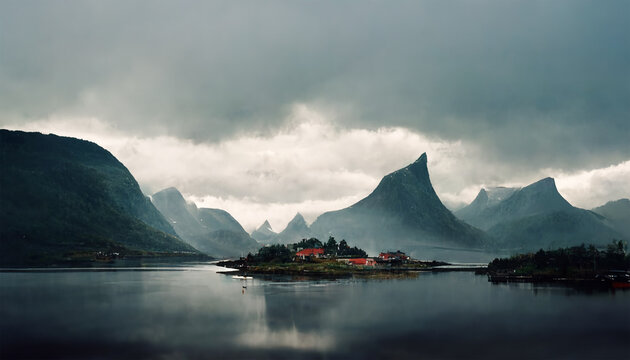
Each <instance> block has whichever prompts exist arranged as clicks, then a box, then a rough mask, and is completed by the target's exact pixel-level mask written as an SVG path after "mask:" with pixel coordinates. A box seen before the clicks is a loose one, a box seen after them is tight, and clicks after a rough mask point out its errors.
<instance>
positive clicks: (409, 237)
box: [311, 153, 485, 252]
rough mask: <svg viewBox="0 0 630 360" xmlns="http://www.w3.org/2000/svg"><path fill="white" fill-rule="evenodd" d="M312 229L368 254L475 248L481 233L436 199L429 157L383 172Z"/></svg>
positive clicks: (315, 223)
mask: <svg viewBox="0 0 630 360" xmlns="http://www.w3.org/2000/svg"><path fill="white" fill-rule="evenodd" d="M311 230H312V232H313V233H314V234H315V235H317V236H318V237H320V238H323V239H326V238H327V237H328V235H333V236H335V237H336V238H338V239H341V238H344V239H346V240H347V241H348V242H349V243H353V244H356V245H357V246H359V247H363V248H364V249H366V250H368V251H369V252H376V251H380V250H383V249H394V248H396V247H401V248H405V249H409V248H411V247H414V246H417V245H431V246H455V247H465V248H469V247H478V246H482V245H483V244H484V242H485V235H484V234H483V232H481V231H480V230H478V229H475V228H474V227H472V226H470V225H468V224H466V223H464V222H462V221H460V220H459V219H457V218H456V217H455V216H454V215H453V214H452V213H451V212H450V211H449V210H448V209H447V208H446V207H444V205H443V204H442V202H441V201H440V199H439V198H438V196H437V194H436V193H435V190H434V189H433V186H432V185H431V180H430V179H429V171H428V168H427V155H426V153H425V154H422V156H420V158H419V159H418V160H416V161H415V162H414V163H413V164H410V165H409V166H407V167H405V168H402V169H400V170H397V171H395V172H393V173H391V174H388V175H387V176H385V177H384V178H383V179H382V180H381V182H380V183H379V184H378V186H377V187H376V189H375V190H374V191H373V192H372V193H371V194H370V195H368V196H367V197H366V198H364V199H362V200H360V201H359V202H357V203H356V204H354V205H352V206H350V207H348V208H346V209H342V210H337V211H331V212H327V213H324V214H322V215H320V216H319V217H318V218H317V220H315V222H314V223H313V224H312V225H311Z"/></svg>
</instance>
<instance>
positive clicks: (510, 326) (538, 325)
mask: <svg viewBox="0 0 630 360" xmlns="http://www.w3.org/2000/svg"><path fill="white" fill-rule="evenodd" d="M208 270H209V269H207V268H206V269H204V270H199V269H198V268H195V267H192V268H189V269H181V270H179V271H142V272H139V271H115V272H85V271H84V272H46V273H0V297H1V302H0V304H1V307H0V358H81V359H84V358H133V359H139V358H158V357H160V358H177V357H180V358H209V357H210V358H278V357H283V358H291V359H294V358H323V357H325V358H356V357H368V358H375V357H385V358H392V357H414V358H415V357H419V356H422V357H429V358H481V357H485V358H498V357H506V356H508V355H509V356H508V357H510V358H540V357H547V358H549V357H564V358H588V357H590V358H607V357H608V358H617V357H623V355H622V354H626V353H627V352H628V351H630V345H628V342H627V339H628V338H629V337H630V312H629V311H628V306H627V304H628V303H630V292H617V293H614V294H612V293H606V292H598V293H593V294H589V293H584V292H580V291H573V290H570V289H566V288H564V289H563V290H560V289H559V288H555V287H540V286H532V285H531V284H505V285H492V284H491V283H488V281H487V278H486V277H485V276H475V275H473V274H471V273H438V274H432V273H422V274H420V275H419V276H418V277H417V278H408V279H394V280H366V279H341V280H335V281H331V280H317V281H302V282H293V281H289V280H290V279H289V278H275V279H274V280H275V281H267V280H260V279H253V280H246V281H242V280H237V279H233V278H232V276H230V275H220V274H216V273H214V272H213V271H212V270H210V271H208ZM243 285H246V288H243ZM569 291H571V292H570V293H569ZM568 294H570V296H567V295H568Z"/></svg>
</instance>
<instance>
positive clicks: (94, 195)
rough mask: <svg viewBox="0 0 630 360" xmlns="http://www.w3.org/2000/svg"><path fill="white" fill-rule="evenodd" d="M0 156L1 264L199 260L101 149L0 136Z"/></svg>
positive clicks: (62, 140)
mask: <svg viewBox="0 0 630 360" xmlns="http://www.w3.org/2000/svg"><path fill="white" fill-rule="evenodd" d="M0 149H1V150H0V151H1V157H0V168H1V169H2V172H1V175H0V204H2V206H0V262H1V263H2V264H28V263H31V264H50V263H55V262H59V261H64V260H67V259H94V258H95V257H96V256H97V255H98V253H99V252H100V253H102V254H111V253H114V252H116V253H119V254H134V255H142V254H149V253H191V254H197V253H198V252H197V251H196V250H195V249H194V248H193V247H191V246H190V245H188V244H186V243H184V242H182V241H181V240H180V239H179V238H177V236H176V235H175V231H174V230H173V228H172V227H171V226H170V225H169V223H168V222H167V221H166V219H164V217H163V216H162V215H161V214H160V212H158V211H157V209H156V208H155V207H154V206H153V204H152V203H151V201H150V200H149V199H148V198H147V197H145V196H144V195H143V194H142V192H141V191H140V187H139V186H138V183H137V182H136V180H135V179H134V178H133V176H132V175H131V173H129V171H128V170H127V168H125V166H124V165H123V164H121V163H120V162H119V161H118V160H117V159H116V158H115V157H114V156H113V155H112V154H110V153H109V152H108V151H107V150H105V149H103V148H101V147H100V146H98V145H96V144H94V143H91V142H88V141H84V140H79V139H74V138H69V137H60V136H56V135H43V134H40V133H26V132H21V131H8V130H0ZM99 256H100V255H99Z"/></svg>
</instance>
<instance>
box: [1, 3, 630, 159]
mask: <svg viewBox="0 0 630 360" xmlns="http://www.w3.org/2000/svg"><path fill="white" fill-rule="evenodd" d="M628 13H630V2H627V1H607V2H593V1H553V2H552V1H539V2H537V1H522V2H516V1H510V2H505V1H475V2H472V1H462V2H457V1H449V2H443V1H426V2H420V1H408V2H407V1H399V2H386V1H352V2H351V1H344V2H339V1H322V2H314V1H313V2H311V1H286V2H259V1H251V2H235V1H222V2H212V3H203V4H201V3H199V2H181V1H180V2H168V3H167V2H155V1H146V2H134V1H131V2H130V1H119V2H115V1H107V2H104V1H76V2H71V1H64V2H61V1H59V2H57V1H41V2H35V1H29V2H23V1H15V2H10V1H5V2H3V3H2V4H1V5H0V116H1V118H0V119H1V120H0V123H8V122H15V121H27V120H28V119H32V118H40V117H46V116H49V115H51V114H56V115H59V114H61V115H64V114H75V115H77V114H78V115H84V116H96V117H99V118H101V119H102V120H104V121H107V122H110V123H113V124H115V125H116V126H117V127H118V128H120V129H122V130H125V131H129V132H132V133H135V134H141V133H143V134H150V135H155V134H163V133H168V134H174V135H176V136H180V137H185V138H191V139H194V140H197V141H206V140H212V141H214V140H218V139H222V138H226V137H231V136H233V135H234V134H235V133H238V132H242V131H260V132H262V133H264V132H265V131H268V130H273V129H274V128H276V127H277V126H279V125H281V123H282V122H283V121H284V119H285V118H286V115H287V114H288V113H289V112H290V109H291V106H292V104H294V103H308V104H312V105H313V106H320V107H322V108H327V109H333V110H335V111H338V112H339V113H340V116H339V118H338V119H337V121H339V122H340V123H341V124H342V125H347V126H351V127H368V128H375V127H380V126H404V127H408V128H411V129H415V130H417V131H420V132H423V133H427V134H431V135H435V136H439V137H441V138H444V139H447V140H457V139H463V140H464V141H469V142H473V143H477V144H479V145H481V146H482V147H483V148H484V149H485V150H486V152H485V153H486V154H488V155H487V156H488V157H490V158H494V160H497V161H505V160H509V161H512V162H514V163H515V164H519V165H520V166H525V167H531V168H540V167H547V166H548V167H556V168H564V169H577V168H583V167H586V168H588V167H595V166H605V165H609V164H613V163H618V162H620V161H622V160H626V159H628V157H629V156H630V142H628V140H627V138H628V135H629V134H630V101H628V99H630V66H628V61H629V60H628V59H630V44H629V39H630V29H629V25H628V22H627V14H628Z"/></svg>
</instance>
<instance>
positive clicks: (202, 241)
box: [151, 187, 260, 257]
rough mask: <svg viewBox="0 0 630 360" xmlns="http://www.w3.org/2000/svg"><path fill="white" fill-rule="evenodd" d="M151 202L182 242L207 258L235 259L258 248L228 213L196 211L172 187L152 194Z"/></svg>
mask: <svg viewBox="0 0 630 360" xmlns="http://www.w3.org/2000/svg"><path fill="white" fill-rule="evenodd" d="M151 201H153V203H154V204H155V206H156V207H157V208H158V209H159V210H160V211H161V212H162V214H164V216H165V217H166V218H167V219H168V220H169V221H170V223H171V225H172V226H173V228H174V229H175V231H176V232H177V234H178V235H179V236H180V237H181V238H182V239H184V240H185V241H187V242H188V243H190V244H191V245H193V246H194V247H195V248H197V249H198V250H200V251H202V252H204V253H206V254H212V256H219V257H238V256H243V255H247V253H248V252H256V251H257V250H258V249H259V248H260V245H259V244H258V243H257V242H256V240H254V239H252V238H251V237H250V236H249V234H248V233H247V232H246V231H245V229H243V227H242V226H241V224H239V222H238V221H236V219H234V218H233V217H232V216H231V215H230V214H229V213H227V212H226V211H224V210H220V209H208V208H201V209H198V208H197V206H196V205H195V204H193V203H187V202H186V200H185V199H184V197H183V196H182V194H181V193H180V192H179V191H178V190H177V189H175V188H173V187H171V188H168V189H164V190H162V191H159V192H157V193H155V194H153V196H152V197H151Z"/></svg>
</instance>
